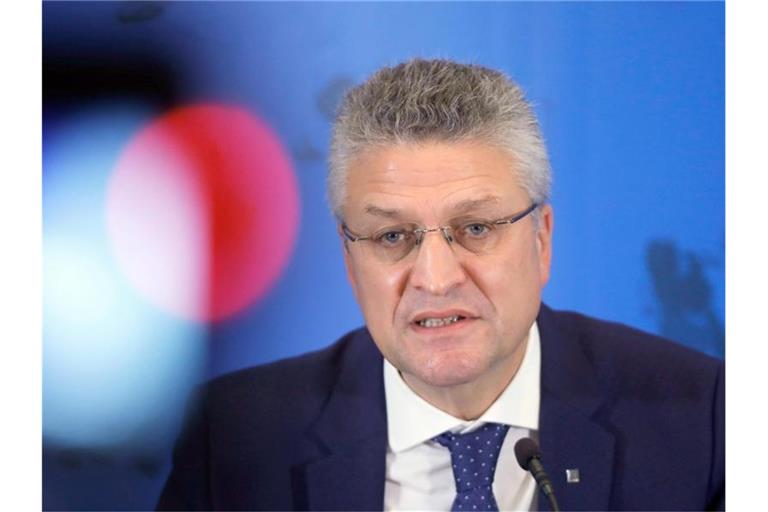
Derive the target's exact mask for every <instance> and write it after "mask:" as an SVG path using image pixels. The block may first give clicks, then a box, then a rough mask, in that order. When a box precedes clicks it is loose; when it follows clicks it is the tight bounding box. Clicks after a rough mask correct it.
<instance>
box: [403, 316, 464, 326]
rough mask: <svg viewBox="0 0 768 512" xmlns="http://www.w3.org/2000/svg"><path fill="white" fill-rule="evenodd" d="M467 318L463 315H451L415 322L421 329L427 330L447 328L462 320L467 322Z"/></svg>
mask: <svg viewBox="0 0 768 512" xmlns="http://www.w3.org/2000/svg"><path fill="white" fill-rule="evenodd" d="M466 318H467V317H465V316H462V315H451V316H445V317H440V318H437V317H428V318H422V319H421V320H417V321H416V322H414V323H415V324H416V325H418V326H419V327H424V328H427V329H435V328H437V327H446V326H449V325H452V324H455V323H456V322H460V321H462V320H466Z"/></svg>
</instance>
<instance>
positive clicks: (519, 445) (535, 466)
mask: <svg viewBox="0 0 768 512" xmlns="http://www.w3.org/2000/svg"><path fill="white" fill-rule="evenodd" d="M515 458H516V459H517V463H518V464H520V467H521V468H523V469H524V470H525V471H530V472H531V474H532V475H533V478H534V480H536V484H538V486H539V488H540V489H541V490H542V492H543V493H544V495H545V496H546V497H547V498H548V499H549V504H550V505H552V510H553V512H559V511H560V507H558V506H557V499H555V490H554V488H553V487H552V482H550V480H549V477H548V476H547V472H546V471H544V466H542V465H541V451H540V450H539V445H537V444H536V441H534V440H533V439H531V438H530V437H524V438H522V439H520V440H518V441H517V442H516V443H515Z"/></svg>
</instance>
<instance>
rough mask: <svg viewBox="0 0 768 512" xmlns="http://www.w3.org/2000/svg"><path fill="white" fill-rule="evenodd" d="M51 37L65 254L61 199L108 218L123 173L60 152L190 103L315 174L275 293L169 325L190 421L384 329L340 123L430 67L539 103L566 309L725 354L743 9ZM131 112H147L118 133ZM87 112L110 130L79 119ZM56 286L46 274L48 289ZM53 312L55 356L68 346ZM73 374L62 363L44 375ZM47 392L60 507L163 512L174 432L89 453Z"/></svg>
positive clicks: (177, 9)
mask: <svg viewBox="0 0 768 512" xmlns="http://www.w3.org/2000/svg"><path fill="white" fill-rule="evenodd" d="M43 38H44V40H43V43H44V45H43V47H44V55H43V59H44V61H43V67H44V75H43V80H44V83H43V86H44V120H43V123H44V124H43V126H44V134H43V136H44V138H43V140H44V148H43V158H44V160H43V180H44V181H43V184H44V190H43V194H44V195H43V206H44V223H45V226H44V227H45V232H44V244H47V243H48V241H49V240H50V239H51V237H54V236H56V235H57V231H56V230H57V220H58V219H60V218H61V217H62V215H65V214H66V213H67V211H69V210H68V208H70V206H68V205H67V203H66V202H61V201H60V200H59V195H58V191H62V190H65V189H67V191H68V192H67V197H72V196H77V195H78V194H80V195H81V196H82V198H85V199H87V200H88V201H92V202H94V205H93V208H101V207H102V206H103V205H102V204H101V203H100V201H102V199H101V194H103V186H104V182H105V181H106V179H107V175H108V172H109V168H110V167H109V165H103V166H98V165H95V166H92V167H88V168H87V169H86V170H83V169H85V168H84V167H80V168H79V170H78V171H77V172H74V171H72V167H67V166H64V165H60V164H58V162H59V161H60V160H57V158H58V157H57V156H56V155H57V154H58V153H57V151H59V152H60V151H63V150H62V149H61V147H62V146H66V147H67V148H69V150H70V151H75V152H76V153H75V155H76V156H75V158H77V155H80V157H81V158H83V159H87V158H90V157H92V155H91V154H90V152H91V151H93V150H92V149H88V148H95V147H98V148H99V151H101V152H102V153H104V155H103V158H104V161H109V160H110V159H112V160H114V158H115V157H116V155H117V153H118V152H119V150H120V148H121V147H122V145H123V144H125V142H127V141H128V140H129V138H130V137H131V136H132V135H133V134H134V133H135V130H136V129H137V128H138V127H139V126H140V125H141V123H142V122H143V121H145V120H146V119H147V118H148V116H152V115H156V114H157V113H161V112H162V111H164V110H165V109H168V108H171V107H173V106H176V105H184V104H191V103H196V102H201V101H205V102H222V103H228V104H238V105H241V106H245V107H246V108H248V109H250V110H251V111H253V112H254V113H256V114H258V115H259V116H261V117H262V118H263V119H265V120H266V121H267V122H268V123H269V124H270V125H271V126H272V128H273V129H274V130H275V132H276V133H277V134H278V136H279V137H280V138H281V140H282V142H283V144H284V146H285V147H286V148H287V149H288V151H289V153H290V155H291V157H292V159H293V162H294V166H295V172H296V175H297V178H298V182H299V193H300V197H301V221H300V225H299V235H298V240H297V244H296V247H295V250H294V253H293V255H292V258H291V260H290V262H289V263H288V266H287V268H286V270H285V271H284V273H283V275H282V276H281V278H280V279H279V281H278V282H277V284H276V285H275V286H274V288H273V289H272V290H271V292H270V293H269V294H268V295H267V296H266V297H264V298H263V299H262V300H260V301H257V302H255V303H254V304H252V305H251V306H250V307H248V308H246V309H245V310H243V311H242V312H240V313H238V314H237V315H235V316H233V317H231V318H229V319H226V320H224V321H221V322H218V323H215V324H211V325H204V326H200V325H192V324H190V325H180V321H179V320H178V319H175V318H170V317H167V318H166V317H165V316H164V314H163V313H162V312H157V311H151V312H149V313H147V315H149V317H151V322H152V325H161V326H162V328H163V329H164V330H163V331H162V332H166V333H168V332H172V333H173V336H175V337H176V338H174V339H177V338H178V337H179V336H188V337H190V339H194V340H197V343H198V345H195V346H196V347H197V348H195V349H194V350H193V351H191V352H188V353H185V354H184V355H183V357H187V358H191V360H193V363H190V364H188V365H187V366H186V370H185V371H186V373H185V376H186V377H185V379H186V380H185V379H179V381H178V382H181V384H175V385H178V386H179V392H178V393H176V394H175V396H176V401H175V402H174V404H173V406H172V407H169V408H168V409H167V411H169V412H168V415H172V416H174V417H179V416H180V412H179V411H180V407H181V405H179V404H182V403H183V400H184V398H185V396H186V393H185V391H188V389H189V387H190V386H191V385H193V384H194V383H195V382H199V381H202V380H205V379H207V378H210V377H213V376H216V375H219V374H222V373H225V372H228V371H231V370H235V369H238V368H242V367H246V366H250V365H253V364H257V363H261V362H265V361H271V360H274V359H277V358H281V357H286V356H291V355H295V354H299V353H302V352H306V351H308V350H313V349H317V348H320V347H323V346H325V345H327V344H329V343H330V342H332V341H333V340H335V339H336V338H338V337H339V336H340V335H342V334H343V333H345V332H346V331H348V330H350V329H352V328H355V327H356V326H358V325H360V324H361V323H362V316H361V314H360V312H359V310H358V308H357V305H356V303H355V301H354V298H353V296H352V293H351V290H350V289H349V287H348V286H347V285H346V277H345V273H344V268H343V264H342V258H341V254H340V247H339V243H338V240H337V237H336V233H335V226H334V221H333V218H332V216H331V214H330V213H329V210H328V207H327V204H326V202H325V199H324V198H325V192H324V179H325V172H326V166H325V159H326V156H327V147H328V140H329V135H330V121H331V119H332V115H333V111H334V108H335V106H336V104H337V102H338V100H339V98H340V97H341V94H342V91H343V90H344V88H346V87H348V86H349V85H351V84H356V83H359V82H360V81H362V80H363V79H365V77H367V76H368V75H369V74H370V73H371V72H373V71H374V70H376V69H377V68H379V67H380V66H382V65H387V64H394V63H397V62H399V61H401V60H404V59H407V58H410V57H414V56H422V57H447V58H452V59H456V60H460V61H468V62H476V63H480V64H484V65H486V66H489V67H493V68H497V69H500V70H502V71H504V72H506V73H507V74H509V75H510V76H511V77H512V78H514V79H515V80H516V81H517V82H519V83H520V85H521V86H522V87H523V89H524V90H525V91H526V92H527V95H528V98H529V99H530V100H531V101H532V102H533V104H534V106H535V110H536V112H537V114H538V116H539V118H540V121H541V124H542V129H543V132H544V136H545V139H546V141H547V144H548V148H549V152H550V157H551V162H552V167H553V170H554V187H553V198H552V204H553V207H554V211H555V231H554V261H553V271H552V279H551V281H550V284H549V285H548V286H547V288H546V289H545V293H544V298H545V301H546V302H547V303H548V304H549V305H550V306H552V307H554V308H557V309H573V310H577V311H580V312H583V313H586V314H590V315H594V316H598V317H601V318H605V319H609V320H615V321H620V322H623V323H627V324H630V325H633V326H636V327H639V328H641V329H644V330H647V331H651V332H654V333H658V334H661V335H664V336H666V337H669V338H672V339H674V340H676V341H678V342H680V343H683V344H686V345H689V346H692V347H695V348H697V349H699V350H702V351H705V352H707V353H710V354H712V355H715V356H719V357H722V356H723V355H724V326H723V318H724V286H725V284H724V249H725V248H724V243H725V231H724V230H725V227H724V167H725V154H724V153H725V151H724V136H725V132H724V131H725V113H724V92H725V91H724V89H725V77H724V64H725V57H724V44H725V43H724V4H723V3H720V2H708V3H688V2H683V3H667V2H652V3H634V2H632V3H629V2H627V3H624V2H613V3H609V2H589V3H577V2H566V3H554V2H553V3H549V2H546V3H498V2H494V3H241V2H233V3H223V2H222V3H206V2H196V3H183V2H173V3H152V2H150V3H143V2H127V3H91V2H86V3H68V2H46V3H44V6H43ZM100 77H104V79H103V80H102V79H101V78H100ZM115 102H118V103H119V104H120V105H123V107H124V106H125V105H126V104H127V103H131V102H138V104H140V105H141V108H140V109H134V110H132V111H131V114H130V115H125V116H122V117H120V119H115V118H114V115H113V113H114V112H115V109H114V107H113V106H111V105H114V104H115ZM123 107H121V108H123ZM84 112H87V113H88V115H89V116H90V117H88V118H87V119H90V121H89V122H90V124H88V123H85V124H83V123H80V124H77V123H75V122H74V121H73V120H75V119H77V120H79V121H78V122H80V120H82V119H84V117H83V116H84V114H83V113H84ZM100 115H101V117H99V116H100ZM75 125H77V126H78V127H79V128H78V129H81V130H85V131H84V132H83V133H87V134H88V137H91V138H90V139H89V142H90V143H89V144H87V145H85V146H84V147H82V148H81V147H79V146H78V147H77V148H74V149H73V146H72V145H71V144H72V143H70V142H67V141H69V140H72V138H69V139H68V138H66V137H64V135H63V134H65V133H69V132H67V130H73V129H75V128H72V127H73V126H75ZM105 127H108V129H105ZM96 137H101V139H98V138H96ZM75 139H77V137H75ZM77 140H81V139H77ZM65 149H66V148H65ZM67 187H69V188H67ZM61 229H62V230H66V229H67V228H66V227H63V228H61ZM87 236H88V237H91V238H92V239H95V240H97V242H99V243H101V241H100V238H99V237H102V236H103V234H99V232H98V229H94V230H93V232H89V234H88V235H87ZM46 251H47V248H46ZM49 256H50V254H49V253H46V254H45V255H44V257H49ZM44 279H45V277H44ZM55 286H56V283H52V282H50V281H48V280H46V281H45V287H46V288H45V292H44V293H45V294H46V295H50V294H52V293H54V292H55V291H56V290H55ZM126 293H128V292H126ZM136 307H138V308H147V310H149V308H150V306H148V305H139V306H136ZM51 316H52V315H51V314H50V312H49V311H44V318H46V324H45V325H44V331H45V332H44V354H46V352H47V353H48V354H50V353H52V351H51V350H50V349H49V346H51V344H52V343H54V342H57V340H58V338H57V336H58V334H57V333H58V330H57V324H55V322H52V321H50V322H49V321H47V319H48V318H49V317H51ZM145 316H146V315H145ZM182 324H183V322H182ZM180 333H181V334H180ZM169 336H170V335H169ZM59 346H60V345H59ZM167 357H169V358H173V357H181V356H178V354H175V353H173V351H169V352H168V355H167ZM46 361H47V360H46ZM54 366H55V365H54V364H53V363H50V364H49V363H47V362H44V379H47V378H52V377H50V372H49V368H53V367H54ZM164 368H165V367H164ZM190 368H193V370H190ZM189 375H192V376H191V377H190V376H189ZM59 391H60V390H59ZM109 391H110V390H109V388H105V389H104V392H105V393H108V392H109ZM44 393H47V396H44V411H43V414H44V461H43V463H44V466H43V469H44V486H43V497H44V508H45V509H49V510H50V509H60V510H61V509H69V510H75V509H79V510H83V509H149V508H152V507H153V506H154V502H155V500H156V498H157V495H158V493H159V491H160V488H161V486H162V483H163V482H164V479H165V477H166V475H167V471H168V469H169V456H170V451H169V450H170V442H171V440H172V438H173V432H174V428H175V424H174V422H173V421H167V419H164V420H163V421H159V422H157V423H156V424H154V425H155V427H154V430H153V427H152V426H149V427H146V426H145V428H143V430H140V435H135V436H134V437H133V438H132V439H131V441H130V442H125V441H123V442H121V443H116V442H110V441H109V438H108V437H102V438H99V437H98V433H96V434H94V438H93V439H97V438H98V439H99V442H96V441H94V442H89V437H88V436H89V435H90V434H88V435H84V434H83V432H85V430H83V428H84V427H82V424H81V423H78V418H77V417H71V415H70V417H68V419H67V421H68V422H69V423H68V424H67V428H66V429H63V430H62V429H59V430H56V429H57V427H59V425H57V424H54V423H53V421H54V420H53V419H52V420H50V421H48V423H46V415H48V417H49V418H53V415H52V414H49V413H48V410H47V408H49V407H50V408H53V407H54V406H60V405H61V404H59V403H56V404H53V405H51V403H50V401H49V397H52V395H51V393H52V391H49V390H47V388H45V387H44ZM57 396H58V395H57ZM62 396H63V398H60V400H76V399H77V396H76V395H75V394H70V395H66V393H63V394H62ZM52 400H53V398H51V401H52ZM56 421H59V420H56ZM62 421H63V420H62ZM148 424H149V425H152V423H151V422H150V423H148ZM81 427H82V428H81ZM78 429H79V430H78ZM53 431H56V432H69V433H72V432H75V433H76V434H77V433H79V434H80V435H75V436H70V437H67V435H64V436H53V435H49V433H50V432H53ZM87 432H90V430H88V431H87Z"/></svg>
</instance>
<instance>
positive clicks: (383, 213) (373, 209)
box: [365, 204, 400, 219]
mask: <svg viewBox="0 0 768 512" xmlns="http://www.w3.org/2000/svg"><path fill="white" fill-rule="evenodd" d="M365 213H369V214H371V215H376V216H377V217H385V218H387V219H398V218H400V210H396V209H390V208H382V207H380V206H376V205H374V204H369V205H368V206H366V207H365Z"/></svg>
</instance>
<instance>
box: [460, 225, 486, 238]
mask: <svg viewBox="0 0 768 512" xmlns="http://www.w3.org/2000/svg"><path fill="white" fill-rule="evenodd" d="M462 231H463V232H464V234H465V235H468V236H473V237H483V236H486V235H487V234H488V233H490V232H491V226H489V225H488V224H485V223H483V222H471V223H469V224H466V225H465V226H464V227H463V228H462Z"/></svg>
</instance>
